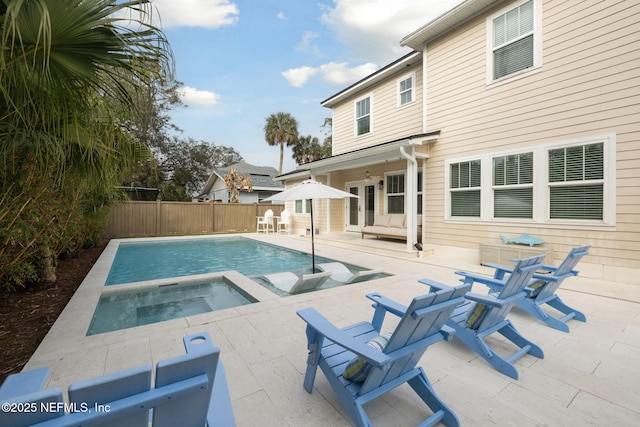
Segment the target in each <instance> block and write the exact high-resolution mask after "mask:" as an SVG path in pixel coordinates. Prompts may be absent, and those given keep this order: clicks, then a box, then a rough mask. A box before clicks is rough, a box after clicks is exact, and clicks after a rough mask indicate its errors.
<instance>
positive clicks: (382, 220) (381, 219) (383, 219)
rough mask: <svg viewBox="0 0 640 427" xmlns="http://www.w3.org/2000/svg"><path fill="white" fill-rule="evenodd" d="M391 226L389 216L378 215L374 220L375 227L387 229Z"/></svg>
mask: <svg viewBox="0 0 640 427" xmlns="http://www.w3.org/2000/svg"><path fill="white" fill-rule="evenodd" d="M388 225H389V215H376V216H375V217H374V219H373V226H374V227H386V226H388Z"/></svg>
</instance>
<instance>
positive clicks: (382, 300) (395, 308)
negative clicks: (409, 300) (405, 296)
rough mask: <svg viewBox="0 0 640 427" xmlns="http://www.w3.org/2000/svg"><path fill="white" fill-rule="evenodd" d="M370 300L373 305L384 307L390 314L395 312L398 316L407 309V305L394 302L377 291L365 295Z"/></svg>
mask: <svg viewBox="0 0 640 427" xmlns="http://www.w3.org/2000/svg"><path fill="white" fill-rule="evenodd" d="M366 297H367V298H369V299H370V300H371V301H373V302H374V303H375V304H374V305H373V307H374V308H375V307H381V308H384V309H385V310H386V311H388V312H389V313H391V314H395V315H396V316H398V317H402V316H404V313H405V312H406V311H407V307H406V306H404V305H402V304H399V303H397V302H395V301H394V300H392V299H390V298H387V297H385V296H384V295H380V294H379V293H377V292H375V293H371V294H367V295H366Z"/></svg>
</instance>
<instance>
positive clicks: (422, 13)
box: [321, 0, 462, 63]
mask: <svg viewBox="0 0 640 427" xmlns="http://www.w3.org/2000/svg"><path fill="white" fill-rule="evenodd" d="M333 2H334V6H333V7H325V8H324V10H323V14H322V16H321V21H322V23H323V24H325V25H326V26H327V27H328V28H329V29H330V30H332V31H333V32H334V33H335V34H336V35H337V37H338V39H339V40H340V41H341V42H342V43H343V44H344V45H345V46H346V47H347V48H349V49H350V50H351V52H352V54H353V55H354V57H355V59H360V60H369V61H371V60H373V61H376V62H383V63H387V62H390V61H392V60H394V59H397V58H398V57H399V56H401V55H403V54H404V53H407V52H408V49H407V48H402V47H401V46H400V40H402V38H403V37H404V36H406V35H407V34H410V33H411V32H412V31H414V30H416V29H418V28H419V27H421V26H422V25H424V24H426V23H428V22H429V21H431V20H433V19H435V18H437V17H438V16H440V15H441V14H443V13H445V12H446V11H448V10H449V9H451V8H453V7H454V6H456V5H457V4H459V3H461V2H462V0H422V1H415V0H393V1H389V0H333Z"/></svg>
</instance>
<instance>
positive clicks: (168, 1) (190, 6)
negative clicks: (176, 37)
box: [152, 0, 239, 28]
mask: <svg viewBox="0 0 640 427" xmlns="http://www.w3.org/2000/svg"><path fill="white" fill-rule="evenodd" d="M152 3H153V4H154V5H155V6H156V8H157V9H158V12H159V13H160V18H161V19H162V28H170V27H205V28H218V27H224V26H227V25H233V24H235V23H236V21H237V20H238V14H239V10H238V6H237V5H236V4H235V3H233V2H232V1H230V0H180V1H176V0H152ZM154 21H155V20H154Z"/></svg>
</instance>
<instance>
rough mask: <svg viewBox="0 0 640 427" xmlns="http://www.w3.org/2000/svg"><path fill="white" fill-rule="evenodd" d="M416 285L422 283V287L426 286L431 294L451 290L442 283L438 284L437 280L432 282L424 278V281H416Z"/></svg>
mask: <svg viewBox="0 0 640 427" xmlns="http://www.w3.org/2000/svg"><path fill="white" fill-rule="evenodd" d="M418 283H422V284H423V285H427V286H429V287H430V288H431V289H430V290H431V292H433V291H434V290H436V291H440V290H443V289H447V290H449V289H451V286H449V285H445V284H444V283H440V282H438V281H437V280H433V279H428V278H424V279H420V280H418Z"/></svg>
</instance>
